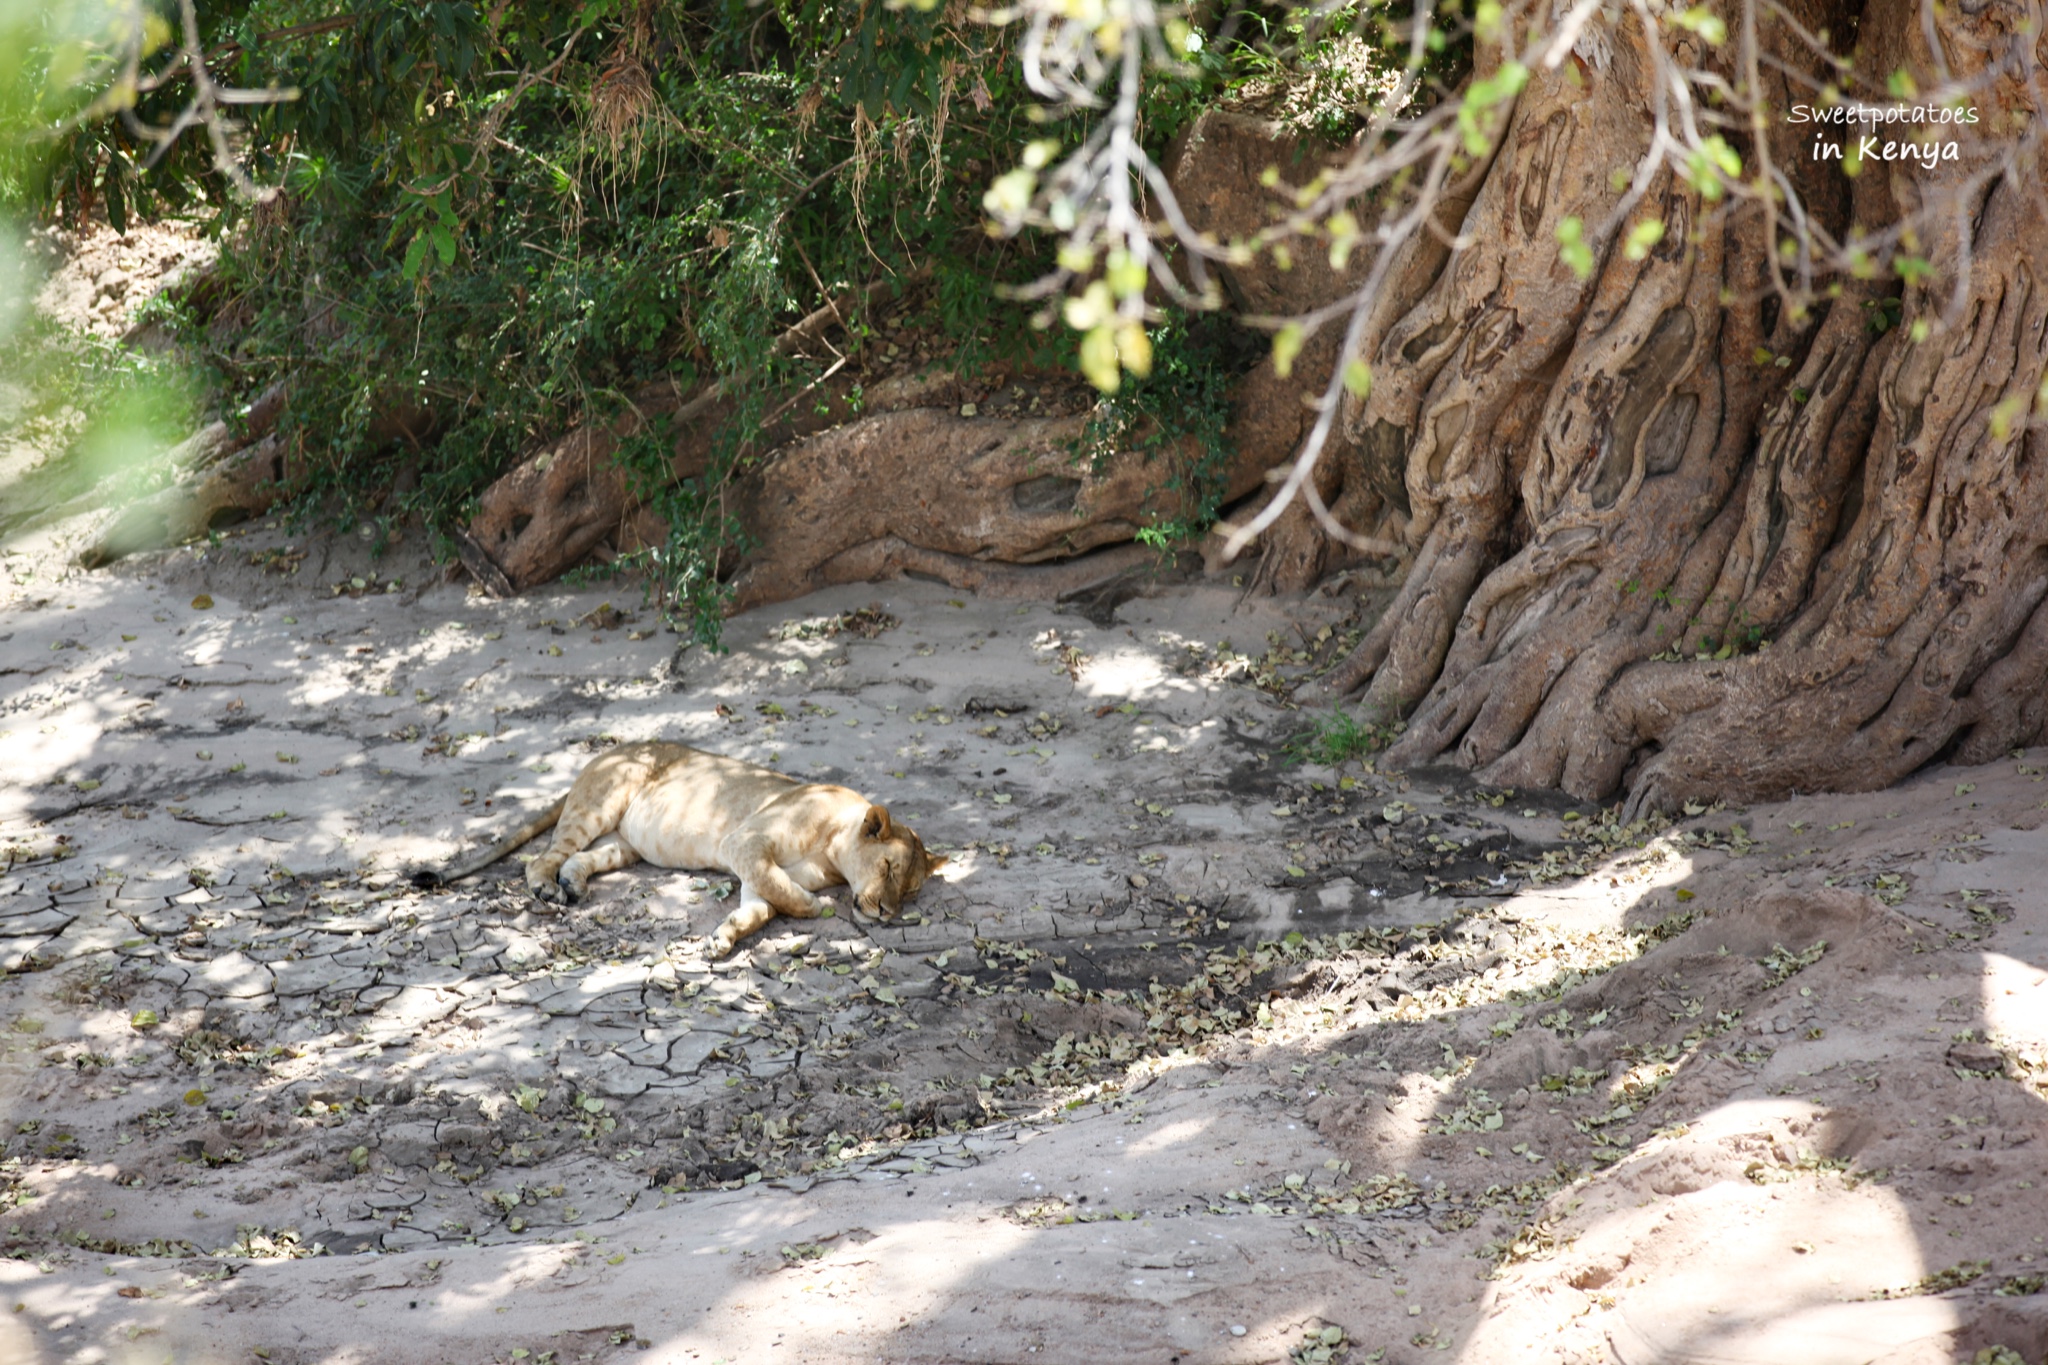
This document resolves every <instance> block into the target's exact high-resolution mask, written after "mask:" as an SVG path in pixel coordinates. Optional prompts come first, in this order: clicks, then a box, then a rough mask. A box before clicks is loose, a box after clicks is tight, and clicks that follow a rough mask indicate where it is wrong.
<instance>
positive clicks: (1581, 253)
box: [1557, 216, 1593, 280]
mask: <svg viewBox="0 0 2048 1365" xmlns="http://www.w3.org/2000/svg"><path fill="white" fill-rule="evenodd" d="M1557 255H1558V259H1559V260H1561V261H1563V262H1564V263H1565V264H1566V265H1568V266H1570V267H1571V269H1572V274H1574V275H1577V276H1578V277H1579V278H1580V279H1582V280H1583V279H1585V278H1586V277H1587V276H1589V275H1591V274H1592V273H1593V248H1592V247H1590V246H1588V245H1587V244H1586V229H1585V224H1584V223H1582V222H1580V221H1579V219H1578V218H1577V217H1576V216H1574V217H1570V218H1566V219H1564V220H1562V221H1561V222H1559V223H1558V225H1557Z"/></svg>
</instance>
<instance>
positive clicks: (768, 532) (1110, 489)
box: [455, 310, 1293, 610]
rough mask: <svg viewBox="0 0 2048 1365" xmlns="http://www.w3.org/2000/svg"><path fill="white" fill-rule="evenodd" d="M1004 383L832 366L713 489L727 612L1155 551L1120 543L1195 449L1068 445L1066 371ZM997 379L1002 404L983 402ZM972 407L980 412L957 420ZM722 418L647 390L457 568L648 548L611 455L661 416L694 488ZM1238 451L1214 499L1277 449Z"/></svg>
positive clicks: (1039, 574)
mask: <svg viewBox="0 0 2048 1365" xmlns="http://www.w3.org/2000/svg"><path fill="white" fill-rule="evenodd" d="M824 316H825V314H824V313H823V312H822V310H821V313H820V314H814V315H813V317H812V318H811V319H807V320H806V321H805V323H803V324H800V325H799V327H798V328H797V329H793V330H792V336H797V335H800V334H802V333H804V332H806V331H814V330H815V329H816V327H817V326H818V325H819V322H818V320H819V319H820V318H821V317H824ZM834 316H836V315H834ZM1002 375H1005V376H1007V378H1002V377H1000V376H998V375H995V374H983V375H976V376H973V377H971V378H970V377H966V376H961V375H956V374H951V373H947V372H943V371H936V370H909V371H903V372H899V373H896V374H891V375H887V376H885V377H881V378H879V379H878V378H876V377H875V376H874V375H873V374H861V375H854V374H839V375H833V376H830V377H827V378H822V379H821V380H820V381H819V382H818V383H817V384H816V385H814V386H813V387H811V388H809V389H806V390H803V391H801V392H799V393H798V394H795V395H785V396H783V399H782V401H781V403H780V405H779V407H778V408H772V409H771V410H770V415H769V420H768V422H767V423H766V426H765V428H764V430H763V431H762V432H761V434H760V435H759V437H758V438H757V439H756V441H755V444H754V447H753V449H754V450H758V451H759V452H761V453H759V454H751V453H750V454H749V455H748V457H747V459H746V460H745V461H744V462H743V464H742V467H741V470H740V472H739V473H738V475H737V476H736V477H735V478H734V479H733V481H732V483H731V484H730V485H729V487H728V488H727V491H726V494H725V496H726V499H727V507H728V508H729V509H730V510H731V511H732V512H733V513H734V515H735V516H736V517H737V519H738V522H739V524H740V527H741V530H742V536H743V539H744V541H745V543H746V544H747V545H748V547H749V548H748V549H747V550H746V552H745V553H744V555H743V556H740V557H737V558H736V559H734V560H732V561H731V562H730V563H729V564H727V565H726V566H724V568H725V569H726V570H727V571H729V572H731V574H732V575H733V577H732V582H733V585H734V588H735V594H734V599H733V602H732V608H733V609H734V610H745V609H746V608H748V607H752V606H758V605H761V604H763V603H767V602H775V601H781V600H784V599H786V598H790V597H796V596H800V595H802V594H803V593H807V592H811V591H813V590H815V589H817V588H821V587H825V586H828V585H830V584H835V583H846V582H856V581H866V580H870V579H878V578H888V577H895V576H898V575H901V574H905V573H917V574H924V575H927V576H930V577H935V578H939V579H941V580H943V581H945V582H947V583H950V584H952V585H954V586H956V587H959V588H962V589H966V590H969V591H975V592H981V593H985V594H989V595H994V596H1031V597H1049V596H1058V595H1061V594H1064V593H1067V592H1074V591H1079V590H1082V589H1085V588H1088V587H1092V586H1094V585H1096V584H1098V583H1100V582H1102V581H1104V580H1105V579H1107V578H1110V577H1114V576H1116V575H1118V574H1121V573H1124V572H1127V571H1128V570H1130V569H1132V568H1133V567H1136V566H1138V565H1140V564H1142V563H1144V562H1146V561H1147V560H1148V559H1150V558H1152V557H1153V552H1152V551H1150V550H1147V549H1144V548H1142V547H1137V546H1133V545H1132V544H1131V543H1130V542H1131V541H1132V539H1133V537H1135V536H1136V534H1137V533H1138V531H1139V530H1141V529H1142V528H1144V527H1147V526H1150V525H1153V524H1155V523H1157V522H1161V521H1170V520H1173V519H1175V518H1178V517H1180V516H1182V515H1184V514H1185V513H1186V512H1187V511H1188V510H1189V509H1188V508H1187V506H1186V496H1187V495H1186V493H1185V491H1184V490H1183V489H1181V488H1180V487H1179V482H1180V481H1179V480H1178V479H1176V478H1175V477H1173V474H1174V473H1175V472H1176V468H1175V467H1176V466H1186V465H1188V464H1191V463H1192V462H1193V458H1194V452H1193V451H1192V449H1190V448H1188V447H1186V446H1184V445H1180V444H1170V445H1167V446H1164V447H1161V448H1157V449H1144V450H1126V451H1118V452H1112V453H1109V454H1108V455H1106V456H1103V457H1101V458H1097V457H1095V456H1093V455H1088V454H1082V453H1079V452H1080V451H1081V448H1082V447H1083V446H1084V445H1085V444H1086V439H1085V437H1086V430H1087V427H1088V424H1089V416H1090V412H1089V409H1090V408H1091V406H1092V399H1090V398H1087V397H1082V396H1080V394H1079V392H1078V390H1077V384H1076V380H1075V377H1074V376H1073V375H1071V374H1069V373H1066V372H1065V371H1059V372H1056V373H1039V372H1033V371H1028V370H1019V369H1018V368H1017V367H1015V366H1012V367H1010V368H1009V369H1007V370H1005V371H1003V372H1002ZM1011 381H1017V383H1018V384H1028V385H1030V386H1032V388H1034V389H1036V390H1038V391H1039V393H1040V396H1041V397H1043V398H1044V399H1045V400H1046V402H1045V403H1044V405H1043V406H1044V408H1045V409H1046V411H1044V412H1043V413H1042V414H1034V412H1033V411H1031V410H1029V409H1027V408H1026V407H1025V406H1024V404H1023V403H1022V402H1021V401H1020V400H1018V399H1017V398H1016V397H1015V393H1016V392H1017V391H1018V390H1017V387H1016V385H1011ZM1005 385H1011V387H1010V388H1009V390H1008V391H1007V392H1008V397H1007V398H1006V399H1005V401H1004V403H1003V405H1002V406H1003V409H1004V410H997V405H996V403H995V402H994V401H993V399H994V398H996V397H998V396H1000V395H996V394H992V393H991V390H996V389H1004V387H1005ZM1289 401H1290V402H1292V401H1293V400H1292V399H1290V400H1289ZM970 403H973V404H977V405H978V407H980V408H984V409H988V410H987V411H983V412H980V413H979V414H978V415H967V414H968V406H967V405H968V404H970ZM1252 410H1253V411H1254V412H1255V411H1256V410H1257V409H1256V407H1255V406H1254V408H1253V409H1252ZM734 411H735V407H734V400H732V399H731V398H729V397H728V396H727V395H726V393H725V392H724V390H723V388H722V387H721V386H717V385H714V386H712V387H710V388H709V389H707V390H705V391H704V392H702V393H699V394H698V395H696V396H695V397H692V398H691V399H689V401H687V402H685V401H683V398H682V395H681V394H680V393H679V392H678V391H677V390H676V389H675V388H674V387H673V386H669V385H658V386H654V387H651V388H649V389H647V390H645V391H643V392H642V393H640V394H638V395H636V396H635V400H634V403H633V405H632V407H631V408H629V409H628V410H627V411H626V412H625V413H623V414H621V415H620V416H619V417H617V418H615V419H613V420H612V421H610V422H608V423H591V424H588V425H585V426H583V427H580V428H578V429H576V430H575V431H572V432H570V433H569V434H568V435H566V436H564V437H563V438H562V439H561V440H559V441H557V442H555V443H553V444H552V445H550V446H549V447H548V448H547V449H545V450H542V451H540V452H538V453H537V454H535V455H534V456H532V457H530V458H529V459H527V460H525V461H524V462H522V463H521V464H520V465H519V467H518V468H516V469H514V470H513V471H512V472H511V473H509V474H507V475H505V476H504V477H503V478H501V479H500V480H498V482H497V483H495V484H494V485H492V487H491V488H490V489H489V490H488V491H487V492H486V493H485V495H484V497H483V499H482V500H481V504H480V507H479V511H478V513H477V515H476V517H475V518H474V519H473V520H472V521H471V523H470V525H469V526H468V528H467V529H466V531H465V532H464V533H463V534H460V535H458V536H457V537H456V538H455V539H456V543H457V548H458V551H459V553H460V555H461V558H462V560H463V563H464V564H465V565H467V566H468V567H469V569H470V571H471V573H472V574H473V575H474V576H475V577H476V578H477V580H478V581H479V582H480V583H482V584H483V585H484V586H485V587H486V589H487V590H489V591H493V592H498V593H509V592H517V591H521V590H524V589H526V588H529V587H532V586H534V585H536V584H539V583H545V582H548V581H550V580H552V579H554V578H556V577H558V576H559V575H560V574H562V573H563V572H565V571H566V570H568V569H569V568H572V567H574V566H575V565H576V564H578V563H581V562H582V561H583V560H584V559H586V558H588V557H589V556H590V555H592V554H593V553H596V552H600V551H602V550H603V549H605V548H607V547H609V548H612V549H629V548H632V547H635V546H638V545H647V544H659V543H661V541H662V540H663V539H664V538H665V537H666V534H667V528H666V527H664V526H663V525H662V524H661V523H660V521H659V520H658V519H657V518H656V517H655V516H654V514H653V513H652V511H651V510H649V509H648V508H646V507H644V506H642V505H640V504H639V503H638V502H637V501H636V499H635V498H634V497H633V495H632V490H631V489H630V488H629V486H628V480H627V476H626V474H625V472H624V471H623V470H622V469H621V468H620V466H619V464H618V462H617V460H616V459H615V455H616V453H617V451H618V449H619V446H620V444H621V443H622V442H624V441H625V440H627V439H629V438H631V437H633V436H634V435H636V434H637V433H639V432H640V431H642V430H643V429H644V428H645V426H646V424H647V423H648V422H649V421H651V420H654V419H655V418H657V417H662V416H666V417H671V418H672V419H673V424H672V430H673V432H674V444H673V446H672V448H671V451H670V466H669V469H670V475H671V477H674V478H677V479H683V478H690V477H693V476H696V475H698V474H701V473H703V472H704V471H705V470H706V469H707V468H708V467H709V466H710V464H711V461H712V454H713V448H714V447H713V443H714V441H716V440H717V439H718V438H719V434H720V428H721V427H722V426H723V425H724V424H725V423H726V422H727V421H728V420H729V419H730V418H731V417H732V415H733V413H734ZM1233 449H1234V451H1235V455H1234V457H1233V458H1232V459H1231V461H1230V463H1229V467H1228V468H1227V469H1225V470H1223V471H1222V472H1221V479H1222V483H1223V492H1224V497H1225V498H1226V499H1236V498H1242V497H1244V496H1245V495H1246V494H1248V493H1250V492H1252V491H1253V490H1254V489H1256V488H1257V487H1258V486H1259V484H1260V481H1261V480H1262V479H1263V478H1264V476H1265V473H1266V469H1267V467H1268V464H1269V463H1270V462H1271V461H1272V460H1273V459H1277V458H1279V457H1280V456H1283V455H1284V454H1285V449H1284V447H1283V448H1281V449H1280V450H1278V451H1277V452H1276V451H1275V450H1274V449H1273V448H1272V447H1271V445H1270V444H1269V443H1266V444H1262V443H1257V442H1240V443H1238V444H1237V445H1236V446H1234V447H1233Z"/></svg>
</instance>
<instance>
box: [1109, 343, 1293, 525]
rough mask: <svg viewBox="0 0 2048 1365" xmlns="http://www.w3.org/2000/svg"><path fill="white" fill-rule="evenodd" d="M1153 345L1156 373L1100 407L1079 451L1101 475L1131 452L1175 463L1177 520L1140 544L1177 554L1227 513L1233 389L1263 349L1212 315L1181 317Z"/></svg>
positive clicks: (1169, 484) (1171, 476)
mask: <svg viewBox="0 0 2048 1365" xmlns="http://www.w3.org/2000/svg"><path fill="white" fill-rule="evenodd" d="M1153 338H1154V339H1153V353H1152V366H1151V373H1149V374H1147V375H1144V376H1142V377H1136V378H1133V379H1131V380H1129V381H1128V382H1126V383H1124V384H1122V385H1121V386H1120V387H1119V388H1118V390H1117V391H1116V392H1115V393H1112V394H1107V395H1105V396H1104V397H1103V398H1102V399H1101V401H1099V402H1098V403H1097V404H1096V407H1095V412H1094V414H1093V415H1092V416H1091V417H1090V418H1089V422H1088V426H1087V428H1086V430H1085V431H1084V432H1083V433H1082V436H1081V441H1080V452H1081V453H1082V454H1083V455H1084V456H1086V457H1087V458H1088V459H1089V460H1090V461H1091V462H1092V463H1093V464H1094V465H1095V466H1096V467H1097V468H1100V467H1101V465H1102V463H1103V462H1104V461H1106V460H1107V459H1108V458H1109V457H1110V456H1112V455H1114V454H1116V453H1118V452H1119V451H1127V450H1141V451H1146V452H1148V453H1149V455H1150V457H1151V458H1160V457H1161V456H1164V458H1166V459H1168V460H1169V461H1170V464H1169V467H1168V469H1167V470H1166V477H1165V480H1164V482H1163V485H1162V486H1163V487H1165V488H1166V489H1167V490H1168V491H1169V492H1171V493H1173V494H1175V495H1176V500H1177V502H1178V504H1179V510H1178V513H1177V515H1174V516H1171V517H1168V518H1166V519H1164V520H1161V521H1159V522H1157V523H1155V524H1154V525H1152V526H1148V527H1145V528H1144V529H1142V530H1140V531H1139V532H1138V539H1139V540H1140V541H1142V542H1143V543H1145V544H1147V545H1150V546H1152V547H1153V548H1155V549H1157V550H1160V551H1162V552H1171V551H1173V550H1175V549H1178V548H1179V547H1180V546H1182V545H1185V544H1187V543H1189V542H1192V541H1195V540H1198V539H1200V538H1201V536H1202V535H1203V534H1204V533H1205V532H1207V531H1208V529H1209V527H1210V526H1212V525H1214V524H1215V521H1216V516H1217V514H1218V512H1220V511H1221V510H1222V504H1223V494H1224V492H1225V487H1224V476H1225V473H1226V470H1227V468H1228V465H1229V463H1230V448H1229V446H1228V445H1227V444H1226V443H1225V441H1224V431H1225V429H1226V428H1227V427H1228V426H1229V424H1230V386H1231V384H1232V382H1233V381H1234V380H1236V379H1237V378H1238V377H1239V376H1240V375H1242V374H1244V373H1245V371H1247V370H1249V369H1250V368H1251V367H1252V366H1253V365H1254V364H1255V363H1257V360H1258V355H1259V349H1260V348H1259V342H1258V339H1257V338H1256V337H1255V336H1253V335H1252V334H1251V333H1249V332H1247V331H1245V330H1244V329H1242V328H1240V327H1238V326H1237V325H1236V324H1234V323H1232V322H1231V321H1229V320H1228V319H1226V318H1222V317H1219V316H1217V315H1215V314H1213V313H1195V314H1189V313H1185V312H1181V311H1179V310H1174V311H1172V312H1170V313H1169V314H1168V315H1167V320H1166V322H1165V323H1163V324H1162V325H1160V326H1159V327H1157V328H1155V329H1154V330H1153Z"/></svg>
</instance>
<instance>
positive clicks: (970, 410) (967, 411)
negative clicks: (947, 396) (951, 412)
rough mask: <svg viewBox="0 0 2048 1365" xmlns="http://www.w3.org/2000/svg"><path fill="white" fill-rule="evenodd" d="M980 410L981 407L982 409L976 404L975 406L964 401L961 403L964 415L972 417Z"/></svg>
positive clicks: (961, 412)
mask: <svg viewBox="0 0 2048 1365" xmlns="http://www.w3.org/2000/svg"><path fill="white" fill-rule="evenodd" d="M980 411H981V409H980V408H978V407H976V406H975V405H974V404H972V403H962V404H961V405H960V415H961V416H962V417H972V416H974V414H975V413H977V412H980Z"/></svg>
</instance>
